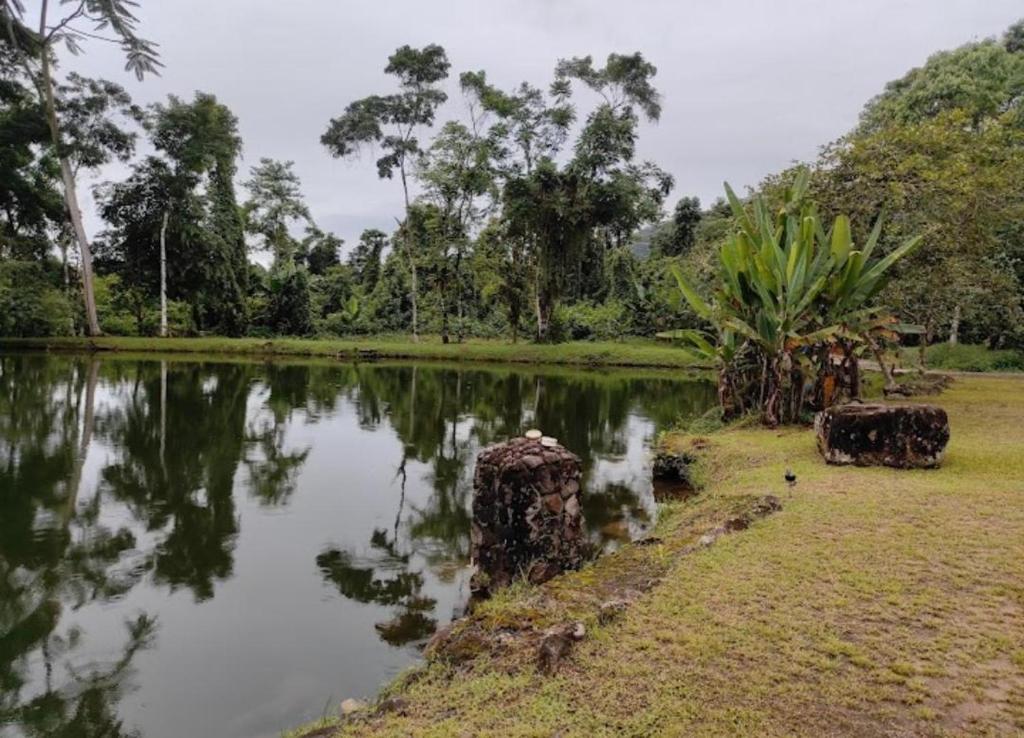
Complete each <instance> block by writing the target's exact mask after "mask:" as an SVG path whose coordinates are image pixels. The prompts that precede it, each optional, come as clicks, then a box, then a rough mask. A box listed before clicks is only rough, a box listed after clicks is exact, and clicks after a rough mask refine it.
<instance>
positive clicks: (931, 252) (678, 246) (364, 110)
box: [0, 0, 1024, 347]
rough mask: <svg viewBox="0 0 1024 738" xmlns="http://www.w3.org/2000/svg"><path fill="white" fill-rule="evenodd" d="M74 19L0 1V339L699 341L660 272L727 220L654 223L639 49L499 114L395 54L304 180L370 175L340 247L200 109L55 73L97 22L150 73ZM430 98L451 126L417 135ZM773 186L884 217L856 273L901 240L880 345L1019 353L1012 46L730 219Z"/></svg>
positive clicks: (472, 86)
mask: <svg viewBox="0 0 1024 738" xmlns="http://www.w3.org/2000/svg"><path fill="white" fill-rule="evenodd" d="M93 5H95V6H96V7H95V8H93V7H92V6H93ZM82 6H83V7H85V6H88V7H87V8H86V10H87V13H86V14H84V15H83V17H81V18H76V17H72V16H73V13H72V14H70V15H69V16H67V17H65V18H59V17H53V18H49V19H45V18H44V19H43V22H42V23H41V24H40V25H39V27H40V29H42V30H41V32H36V31H33V30H32V24H31V23H30V20H29V19H28V18H26V17H24V14H23V12H22V11H21V9H20V8H19V7H18V4H17V3H16V2H11V1H10V0H4V2H3V3H2V4H0V25H2V26H3V27H4V33H2V34H0V182H2V184H3V186H2V188H0V335H5V336H45V335H76V334H78V335H94V334H97V333H105V334H111V335H198V334H222V335H230V336H241V335H251V336H272V335H300V336H342V335H349V334H364V335H365V334H377V333H411V334H412V335H413V337H416V336H418V335H419V334H426V333H429V334H440V335H441V336H442V339H443V340H445V341H459V340H461V339H462V338H464V337H466V336H501V337H509V338H511V339H513V340H516V339H519V338H521V337H522V338H525V337H532V338H533V339H535V340H540V341H552V340H567V339H591V338H617V337H620V336H624V335H638V336H650V335H654V334H656V333H659V332H663V331H666V330H669V329H675V328H686V327H701V326H702V325H703V324H704V323H703V319H702V318H701V317H700V316H699V315H698V312H696V311H694V310H693V308H692V306H691V305H690V303H689V302H688V301H687V300H684V299H682V297H683V296H682V295H681V294H680V290H679V288H678V286H677V284H676V280H675V279H674V278H673V275H672V270H673V269H675V270H677V271H679V272H681V273H682V274H685V275H686V278H687V279H688V280H690V281H692V282H693V283H694V284H696V285H697V289H698V291H700V290H703V289H704V288H705V287H706V286H707V285H708V284H709V282H710V281H711V280H712V279H713V271H714V261H715V258H716V255H717V254H718V253H719V251H720V250H721V248H722V245H723V243H725V241H726V239H727V238H728V237H729V236H730V234H732V233H734V232H735V230H736V227H737V222H736V213H735V212H734V211H733V209H731V208H730V207H729V205H728V203H727V202H726V201H725V200H724V199H723V200H720V201H716V202H713V203H709V204H706V205H704V204H702V203H701V202H699V200H697V199H696V198H695V197H691V196H683V197H680V198H679V199H678V200H676V201H674V202H673V200H672V199H671V198H670V195H671V194H672V191H673V180H672V177H671V176H670V175H669V174H668V173H667V172H665V171H664V170H663V169H661V168H660V167H659V166H658V165H657V164H656V163H654V162H650V161H641V160H639V159H638V156H637V140H638V136H639V132H640V128H641V122H642V121H657V120H658V119H659V117H660V113H661V105H660V93H659V91H658V89H657V87H656V85H655V81H656V74H657V70H656V68H655V67H654V65H652V64H651V63H650V62H649V61H648V60H647V59H646V58H645V57H644V56H643V54H642V53H640V52H635V53H625V54H611V55H609V56H608V57H607V58H606V59H604V60H603V61H601V60H594V59H593V58H592V57H589V56H587V57H581V58H579V57H577V58H567V59H562V60H560V61H558V62H557V63H556V64H555V65H554V69H553V72H552V76H551V79H550V80H547V81H545V84H546V86H544V87H542V86H536V85H535V84H534V83H533V82H523V83H522V84H520V85H519V86H518V87H515V88H514V89H510V90H503V89H499V88H497V87H495V86H494V85H492V84H491V82H489V80H488V76H487V73H486V71H484V70H478V71H465V72H462V73H458V72H457V71H453V69H452V65H451V63H450V61H449V59H448V56H447V54H446V52H445V50H444V49H443V48H442V47H441V46H437V45H428V46H425V47H423V48H412V47H409V46H403V47H401V48H399V49H397V50H396V51H395V52H394V54H392V55H391V56H390V57H389V58H387V59H386V60H385V59H382V60H380V61H381V62H382V63H383V64H386V66H385V71H386V72H387V75H388V78H389V79H390V80H391V85H390V86H389V87H387V88H385V89H381V90H379V91H378V92H377V94H373V95H370V96H368V97H365V98H362V99H357V100H352V101H348V102H347V104H344V101H342V103H343V105H339V108H340V110H339V113H338V115H337V117H335V118H333V119H332V120H329V121H324V122H323V131H324V132H323V135H322V139H321V141H322V144H323V151H324V156H331V157H338V158H349V157H353V156H356V155H358V154H360V153H361V152H363V151H364V150H365V151H368V152H372V155H373V156H374V157H375V159H376V164H377V173H378V176H379V177H380V178H382V179H387V180H391V181H392V182H393V183H394V187H395V190H396V194H400V195H401V202H402V203H403V206H402V209H401V211H400V212H396V213H394V220H395V224H396V227H395V229H394V230H393V231H392V232H390V233H386V232H383V231H381V230H375V229H373V230H366V231H365V232H363V234H362V236H361V237H360V238H359V240H358V243H355V244H344V243H343V242H342V240H341V239H340V238H338V237H337V236H336V235H334V234H332V233H330V232H327V231H325V230H323V229H321V228H320V227H318V226H317V224H316V222H315V221H314V219H313V217H312V215H311V213H310V210H309V208H308V207H307V205H306V204H305V202H304V198H303V193H302V183H301V182H300V180H299V178H298V176H297V175H296V173H295V171H294V169H293V165H292V163H291V162H288V161H277V160H273V159H267V158H263V159H259V160H258V163H256V164H255V165H254V166H252V167H251V168H250V169H249V171H247V172H244V171H239V168H240V167H239V160H240V155H241V151H242V147H243V142H242V140H241V138H240V136H239V132H238V120H237V118H236V116H235V115H234V114H233V113H232V111H231V110H229V109H228V108H227V107H226V106H225V105H224V104H223V103H222V102H220V101H218V99H217V98H216V97H215V96H214V95H212V94H208V93H203V92H199V93H196V94H195V95H194V96H193V97H192V98H191V99H186V98H179V97H175V96H171V97H169V98H168V99H167V100H166V101H164V102H161V103H157V104H153V105H149V106H140V105H138V104H136V103H134V102H133V101H132V99H131V98H130V96H129V94H128V93H127V92H126V91H125V89H124V88H123V87H121V86H120V85H118V84H115V83H113V82H110V81H106V80H100V79H89V78H85V77H83V76H80V75H78V74H76V73H75V71H74V69H73V67H74V62H75V60H76V56H74V55H69V54H63V55H62V56H61V61H62V64H61V65H60V66H59V67H58V66H57V58H56V49H57V48H58V46H61V47H63V45H64V44H67V45H69V46H71V47H72V48H73V49H76V50H77V49H78V48H79V46H80V45H81V44H82V43H84V42H85V41H86V40H88V34H85V33H83V32H81V31H78V30H75V29H76V28H78V27H79V26H77V25H74V24H73V21H77V20H82V21H83V22H88V20H94V21H97V22H103V23H104V24H105V26H104V27H105V28H106V29H107V33H108V35H109V34H114V35H115V36H116V37H117V39H118V40H119V43H120V44H121V45H122V47H123V49H124V51H125V55H126V59H127V62H128V68H129V69H130V70H132V71H134V72H135V73H136V74H138V75H139V76H140V77H141V76H144V75H146V74H149V73H153V72H155V71H157V69H158V67H159V65H160V61H159V59H158V57H157V56H156V54H155V51H154V49H155V47H154V45H153V44H151V43H150V42H148V41H146V40H145V39H143V38H141V37H140V36H138V35H137V28H136V22H135V19H134V17H133V16H132V15H131V13H130V4H122V3H83V4H82ZM44 7H45V6H44ZM58 7H59V8H60V9H61V10H62V11H64V12H69V11H68V8H70V7H73V6H64V5H61V6H58ZM44 12H45V11H44ZM50 12H51V14H54V15H55V14H56V11H53V10H51V11H50ZM583 91H586V94H581V93H582V92H583ZM449 96H452V97H454V96H458V97H459V98H460V99H461V100H462V102H463V104H462V105H460V106H458V109H460V110H462V111H463V114H462V116H461V117H459V118H458V119H452V120H439V118H438V116H439V111H440V110H441V109H442V106H443V105H444V104H445V103H446V102H447V101H448V100H449ZM584 101H596V102H595V103H594V104H592V105H588V104H585V102H584ZM450 107H452V106H447V107H445V108H444V109H448V108H450ZM807 112H808V114H813V104H811V103H810V101H808V107H807ZM137 149H144V150H145V151H147V152H149V153H148V154H147V155H145V156H142V155H137ZM113 161H119V162H123V163H124V164H125V165H127V166H128V167H129V172H128V174H127V176H126V177H125V178H124V179H123V180H121V181H116V182H104V183H102V184H100V185H99V186H97V187H96V188H95V193H94V194H95V199H96V201H97V203H98V207H99V213H98V214H99V216H100V217H101V218H102V222H103V224H104V226H103V228H102V230H101V231H100V232H98V233H95V234H92V237H91V239H90V235H89V234H87V233H86V229H85V226H84V224H83V222H82V218H81V215H80V213H79V212H78V199H77V194H76V186H77V185H78V183H80V181H82V180H84V179H85V177H86V176H88V175H90V174H92V173H95V172H97V171H99V170H100V169H101V168H102V167H104V165H106V164H108V163H110V162H113ZM801 172H808V178H809V182H808V185H807V190H808V193H809V194H808V197H810V198H811V199H812V200H813V202H814V203H815V207H816V212H818V213H820V214H821V217H822V219H824V220H828V221H831V219H832V218H833V217H835V216H836V215H838V214H840V213H844V214H848V215H849V216H850V221H851V223H852V229H853V232H854V234H855V235H857V236H858V237H859V238H861V239H863V237H865V236H866V235H867V232H868V231H870V230H871V228H872V227H873V225H874V224H875V223H876V222H877V221H878V219H879V217H880V216H882V215H884V223H885V226H884V228H883V229H882V231H881V233H880V236H879V238H878V247H877V249H878V250H877V253H879V254H886V253H889V252H892V251H893V250H894V249H896V248H897V247H898V245H899V244H901V243H903V242H904V241H905V240H906V239H907V238H909V237H912V236H919V237H921V241H922V245H921V247H920V248H918V249H916V250H915V251H914V252H913V254H911V255H909V256H908V258H906V259H903V260H902V261H900V262H899V263H898V264H896V265H895V266H894V267H893V270H894V273H893V276H892V279H891V280H890V281H889V282H888V284H887V285H886V287H885V291H884V293H883V300H884V302H885V303H886V304H887V305H889V306H890V307H892V308H893V309H894V310H895V311H896V312H897V313H898V315H899V316H900V319H901V320H903V321H905V322H907V323H914V324H916V325H918V326H921V331H922V332H921V333H911V334H910V335H909V338H908V339H907V340H910V341H917V340H920V339H919V338H918V336H923V337H924V339H925V340H926V341H927V342H932V341H936V340H950V341H952V342H956V341H962V342H970V343H986V344H988V345H990V346H998V347H1003V346H1017V347H1020V346H1022V345H1024V320H1022V307H1024V176H1022V172H1024V22H1021V23H1017V24H1015V25H1014V26H1012V27H1011V28H1010V29H1008V30H1007V31H1006V33H1005V34H1004V35H1003V36H1002V37H1001V38H999V39H989V40H985V41H981V42H976V43H970V44H967V45H965V46H962V47H960V48H957V49H954V50H952V51H943V52H940V53H937V54H935V55H934V56H932V57H931V58H929V59H928V61H927V62H926V63H925V64H924V66H922V67H920V68H916V69H913V70H911V71H910V72H908V73H907V74H906V75H905V76H904V77H902V78H900V79H897V80H894V81H893V82H890V83H889V84H888V85H886V87H885V89H884V90H882V91H881V93H880V94H879V95H878V96H877V97H875V98H874V99H872V100H870V101H868V102H867V104H866V105H865V107H864V109H863V112H862V114H861V117H860V120H859V122H858V123H857V125H856V127H855V128H854V129H853V130H851V131H850V132H849V133H848V134H847V135H845V136H843V137H842V138H840V139H839V140H837V141H834V142H832V143H829V144H827V145H825V146H824V147H823V148H822V149H821V152H820V155H819V157H818V158H817V159H816V160H815V161H813V162H806V163H804V164H803V166H802V167H799V168H798V167H794V168H793V169H790V170H787V171H784V172H779V173H776V174H774V175H772V176H769V177H767V178H766V179H765V180H764V182H762V183H761V185H759V187H758V188H756V190H755V191H753V192H749V193H747V194H746V196H745V198H744V199H746V198H754V197H755V196H756V198H757V199H759V200H762V201H763V202H765V203H767V204H768V205H767V207H769V208H771V207H775V208H778V207H780V206H782V204H783V203H784V198H785V194H784V193H785V192H786V191H787V189H789V188H790V187H791V186H792V184H793V182H794V179H795V178H798V177H799V176H801V175H800V173H801ZM399 189H400V192H399ZM666 214H667V217H666ZM257 257H258V258H257ZM702 285H703V286H702ZM705 291H706V290H705Z"/></svg>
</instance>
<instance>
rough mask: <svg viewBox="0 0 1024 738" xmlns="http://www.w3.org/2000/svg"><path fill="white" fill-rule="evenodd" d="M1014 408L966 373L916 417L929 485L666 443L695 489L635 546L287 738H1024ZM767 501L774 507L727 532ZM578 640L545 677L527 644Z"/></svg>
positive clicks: (467, 630)
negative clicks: (924, 427)
mask: <svg viewBox="0 0 1024 738" xmlns="http://www.w3.org/2000/svg"><path fill="white" fill-rule="evenodd" d="M1022 390H1024V377H1021V376H1017V377H1010V378H1008V377H998V376H978V375H975V376H972V377H965V378H963V379H961V380H959V381H958V382H956V383H955V384H954V385H953V386H952V387H951V388H949V389H947V390H946V391H945V392H943V393H942V394H941V395H940V396H938V397H919V398H913V399H912V400H911V402H924V403H932V402H936V403H938V404H940V405H941V406H943V407H944V408H946V409H947V411H948V412H949V416H950V423H951V428H952V440H951V442H950V447H949V450H948V453H947V456H946V459H945V461H944V463H943V465H942V467H940V468H939V469H935V470H916V471H903V470H894V469H886V468H878V467H874V468H859V467H835V466H828V465H826V464H825V463H824V461H823V460H822V459H821V457H820V455H819V454H818V452H817V450H816V448H815V439H814V435H813V432H811V431H810V430H808V429H806V428H783V429H776V430H767V429H764V428H760V427H727V428H725V429H723V430H721V431H716V432H713V433H710V434H707V435H703V436H700V437H694V436H690V435H687V434H685V433H679V432H672V433H668V434H666V435H665V436H664V437H663V438H662V439H660V444H661V446H662V447H663V448H667V449H669V450H674V451H676V452H689V451H694V450H696V451H697V452H698V458H699V459H701V461H700V462H699V464H700V468H699V479H700V480H701V481H702V482H703V483H704V484H703V488H702V491H701V492H700V493H699V494H698V496H697V497H695V498H691V499H689V500H687V501H669V502H665V503H660V504H659V521H658V524H657V526H656V527H655V529H654V530H653V531H652V532H651V534H650V536H648V538H647V539H645V540H643V541H639V542H634V543H633V544H631V545H628V546H625V547H623V548H622V549H620V550H619V551H617V552H615V553H614V554H610V555H608V556H605V557H601V558H599V559H598V560H597V561H596V562H594V563H592V564H590V565H588V566H586V567H584V568H583V569H582V570H581V571H578V572H571V573H567V574H565V575H562V576H560V577H557V578H556V579H554V580H552V581H550V582H548V583H547V584H545V585H542V586H539V587H528V586H525V585H514V586H513V587H511V588H509V589H508V590H504V591H502V592H500V593H498V594H497V595H496V596H495V597H494V598H493V599H491V600H489V601H487V602H485V603H484V604H483V605H481V606H480V607H479V608H478V609H477V610H476V611H475V612H474V613H473V614H472V615H471V616H470V617H469V618H467V619H464V620H462V621H458V622H457V624H456V625H455V626H454V627H453V628H451V629H450V631H449V632H448V633H446V634H444V635H443V637H442V638H441V639H440V640H441V642H442V645H441V646H440V648H438V647H437V646H436V640H437V639H435V647H434V648H433V649H431V650H430V651H428V655H427V656H428V657H427V660H426V661H425V662H421V663H420V664H419V665H417V666H414V667H412V668H411V670H410V671H409V672H407V673H406V674H405V675H403V676H401V677H399V678H398V679H396V680H395V681H394V682H393V683H391V684H390V685H388V686H385V687H384V688H383V689H382V690H381V691H380V692H379V693H378V695H376V697H371V699H370V704H369V705H368V706H366V707H364V708H363V709H361V710H358V711H356V712H354V713H353V714H352V715H349V716H348V717H346V718H338V717H328V718H327V719H321V720H319V721H316V722H313V723H309V724H307V725H305V726H303V727H299V728H296V729H294V730H293V731H291V732H288V733H287V734H286V735H288V736H290V737H291V738H327V737H328V736H356V735H358V736H383V735H403V736H434V735H448V734H453V735H459V734H467V735H519V734H525V733H529V734H531V735H532V734H544V735H550V734H555V733H557V734H560V735H564V736H597V735H620V734H621V735H656V734H662V733H664V732H666V731H667V732H670V733H673V734H675V732H679V733H680V734H701V735H705V734H706V735H724V734H729V735H749V736H753V735H758V736H761V735H808V736H810V735H820V734H821V733H822V732H833V733H837V734H861V733H864V732H884V730H882V729H884V728H887V727H888V728H891V727H892V725H894V724H899V725H900V726H902V729H905V732H907V733H908V734H915V735H931V734H940V733H942V734H944V733H948V732H953V733H956V732H959V731H964V730H968V731H975V730H977V731H979V732H986V731H987V732H991V733H993V734H1002V733H1003V732H1012V731H1013V730H1014V729H1015V727H1016V728H1017V729H1019V728H1020V727H1021V724H1020V722H1019V715H1020V713H1019V712H1018V710H1019V709H1020V708H1021V707H1024V693H1017V692H1014V693H1013V694H1009V693H1006V691H1005V690H1003V689H1000V688H999V685H1000V684H1010V683H1013V684H1016V683H1018V680H1020V683H1024V641H1021V640H1020V639H1007V638H1006V637H1005V636H1006V634H1008V633H1012V632H1020V631H1016V630H1013V628H1015V627H1016V626H1014V625H1013V623H1016V624H1017V625H1020V626H1024V610H1021V609H1020V608H1019V607H1015V609H1013V610H1012V612H1010V610H1007V608H1008V607H1010V603H1011V602H1012V601H1014V598H1013V597H1010V599H1007V597H1008V595H1007V593H1008V592H1012V591H1019V590H1014V587H1018V586H1019V582H1020V578H1021V576H1022V575H1024V563H1022V562H1024V501H1022V499H1021V498H1020V489H1021V485H1022V484H1024V458H1020V457H1019V454H1018V455H1017V457H1016V458H1014V453H1015V451H1019V449H1020V448H1021V447H1024V429H1021V427H1020V425H1019V417H1020V415H1021V413H1022V412H1024V391H1022ZM789 467H792V469H793V470H794V472H795V473H796V475H797V476H798V479H799V481H798V482H797V484H796V486H795V488H792V489H787V488H786V485H785V484H784V482H783V480H782V472H783V470H784V469H786V468H789ZM765 495H774V496H775V497H776V498H777V499H778V501H779V502H781V510H777V511H775V512H774V513H773V514H771V515H770V516H766V517H764V519H761V516H755V517H753V518H750V519H749V520H748V522H747V523H745V524H743V525H740V526H734V525H732V524H731V521H733V520H734V519H735V517H736V516H737V515H741V516H742V515H746V514H748V513H749V511H750V510H751V509H752V508H751V504H752V503H755V504H756V502H757V501H758V500H763V499H764V496H765ZM993 516H996V517H993ZM925 520H926V521H927V524H926V525H924V524H922V522H923V521H925ZM723 528H724V530H725V532H721V531H722V530H723ZM716 530H718V531H720V532H719V533H718V534H717V535H715V536H712V537H711V538H710V539H709V532H714V531H716ZM921 562H927V565H926V566H924V567H923V568H922V566H921ZM1015 583H1016V584H1015ZM1007 588H1009V589H1007ZM612 602H624V603H625V604H624V605H623V606H622V607H621V609H618V607H616V610H615V613H614V617H609V618H606V617H604V612H605V610H606V609H607V607H608V605H609V603H612ZM1018 604H1019V603H1018ZM1007 618H1010V619H1011V620H1012V621H1013V622H1012V623H1011V622H1010V620H1007ZM577 622H578V623H583V625H584V628H585V632H586V635H585V637H584V638H583V639H582V640H581V641H580V642H579V643H577V644H576V645H575V646H573V647H572V650H571V652H570V653H569V654H568V655H566V656H565V657H564V659H563V661H562V665H561V667H560V668H559V669H558V671H557V673H556V674H554V675H549V674H544V673H542V672H541V670H540V669H538V667H537V660H536V657H537V644H538V639H541V638H543V637H544V634H545V633H547V632H550V631H551V629H552V628H560V627H565V625H566V624H568V623H577ZM979 653H984V654H986V655H985V656H984V658H980V657H979V658H977V659H976V658H974V657H972V656H971V654H979ZM965 659H966V660H965ZM641 685H642V686H641ZM499 695H500V699H495V697H496V696H499ZM979 695H981V696H980V697H979ZM993 695H994V696H993ZM1014 695H1016V696H1014ZM345 696H350V697H357V695H345ZM968 707H969V708H970V709H969V710H968V709H967V708H968ZM335 714H337V713H336V712H335ZM876 729H877V730H876Z"/></svg>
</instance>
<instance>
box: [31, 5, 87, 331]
mask: <svg viewBox="0 0 1024 738" xmlns="http://www.w3.org/2000/svg"><path fill="white" fill-rule="evenodd" d="M46 11H47V1H46V0H43V4H42V9H41V10H40V13H39V35H40V37H41V38H45V37H46ZM41 59H42V92H43V102H44V105H45V108H46V120H47V123H48V124H49V128H50V139H51V141H52V142H53V148H54V151H55V152H56V153H57V157H58V159H59V160H60V175H61V180H62V182H63V184H64V203H65V205H66V206H67V209H68V217H69V218H70V219H71V227H72V228H73V229H74V232H75V240H76V241H78V249H79V251H81V254H82V294H83V297H84V300H85V323H86V333H87V334H88V335H90V336H98V335H100V321H99V316H98V315H97V313H96V293H95V290H94V288H93V275H92V251H91V249H90V248H89V237H88V236H87V235H86V233H85V224H84V223H83V221H82V210H81V208H80V207H79V205H78V192H77V189H76V188H75V174H74V171H73V170H72V168H71V162H70V161H69V160H68V157H67V155H66V154H65V153H64V152H63V151H62V150H61V143H60V125H59V123H58V122H57V105H56V102H55V100H54V95H53V76H52V73H51V70H50V48H49V45H46V46H44V47H43V50H42V54H41Z"/></svg>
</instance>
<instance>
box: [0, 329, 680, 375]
mask: <svg viewBox="0 0 1024 738" xmlns="http://www.w3.org/2000/svg"><path fill="white" fill-rule="evenodd" d="M0 348H8V349H17V348H33V349H47V350H51V351H85V350H103V351H122V352H131V353H137V352H158V353H197V354H230V355H247V356H259V357H266V356H327V357H335V356H337V357H339V358H359V357H365V358H373V357H380V358H403V359H405V358H408V359H446V360H455V361H493V362H503V363H510V362H511V363H531V364H573V365H583V366H642V367H665V368H682V367H693V366H694V365H693V363H692V362H691V361H689V360H688V359H687V357H686V356H685V355H684V354H683V352H682V351H680V350H679V349H677V348H675V347H673V346H669V345H666V344H664V343H658V342H655V341H653V340H644V339H630V340H624V341H606V342H589V341H574V342H571V343H558V344H535V343H529V342H521V343H510V342H508V341H499V340H485V339H475V338H474V339H467V340H466V341H465V342H464V343H461V344H456V343H449V344H444V343H441V340H440V339H439V338H437V337H436V336H429V337H422V338H421V339H420V341H419V342H418V343H413V342H412V341H411V339H410V338H409V337H408V336H384V337H368V338H351V339H329V340H311V339H298V338H275V339H258V338H120V337H104V338H94V339H87V338H38V339H11V338H7V339H0Z"/></svg>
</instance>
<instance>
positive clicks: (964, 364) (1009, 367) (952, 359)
mask: <svg viewBox="0 0 1024 738" xmlns="http://www.w3.org/2000/svg"><path fill="white" fill-rule="evenodd" d="M928 367H929V368H931V369H949V370H952V371H961V372H995V371H1024V352H1021V351H1013V350H1009V349H1002V350H993V349H990V348H988V347H987V346H977V345H970V344H958V345H956V346H950V345H949V344H948V343H940V344H936V345H934V346H930V347H929V348H928Z"/></svg>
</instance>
